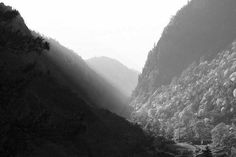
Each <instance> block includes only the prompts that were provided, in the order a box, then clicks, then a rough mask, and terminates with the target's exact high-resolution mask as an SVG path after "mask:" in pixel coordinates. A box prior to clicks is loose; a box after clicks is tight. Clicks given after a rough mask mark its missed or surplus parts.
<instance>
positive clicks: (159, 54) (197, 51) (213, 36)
mask: <svg viewBox="0 0 236 157" xmlns="http://www.w3.org/2000/svg"><path fill="white" fill-rule="evenodd" d="M235 5H236V1H234V0H225V1H221V0H191V1H189V2H188V4H187V5H186V6H184V7H183V8H182V9H180V10H179V11H178V12H177V14H176V15H175V16H174V17H173V18H172V19H171V20H170V22H169V24H168V25H167V26H166V27H165V29H164V31H163V33H162V36H161V38H160V40H159V41H158V43H157V45H156V46H155V47H154V48H153V49H152V50H151V51H150V52H149V54H148V59H147V61H146V63H145V66H144V68H143V71H142V74H141V75H140V81H139V83H138V87H137V88H136V90H135V92H134V96H137V95H139V94H143V95H145V94H146V93H152V92H154V91H155V90H156V89H157V88H158V87H160V86H161V85H167V84H169V83H170V82H171V80H172V79H173V78H174V77H175V76H179V75H180V74H181V72H182V71H183V70H184V69H186V68H187V67H188V65H190V64H192V63H193V62H194V61H196V62H197V61H199V60H200V58H201V57H203V58H205V59H206V60H211V59H212V58H214V57H215V56H216V54H217V53H218V52H220V51H222V50H224V48H225V47H226V46H227V45H229V44H230V43H232V42H233V40H234V39H235V36H236V21H235V18H234V17H235V15H236V12H235V9H234V7H235Z"/></svg>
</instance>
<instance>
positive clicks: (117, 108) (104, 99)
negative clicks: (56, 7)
mask: <svg viewBox="0 0 236 157" xmlns="http://www.w3.org/2000/svg"><path fill="white" fill-rule="evenodd" d="M48 42H49V43H50V44H51V50H50V52H48V53H46V54H45V59H46V60H48V62H49V63H50V65H48V66H50V67H51V68H52V69H54V71H60V72H59V75H60V74H63V78H62V79H63V80H61V81H62V82H64V83H65V84H67V85H68V86H70V88H71V89H73V90H74V91H75V92H78V91H82V92H83V93H79V94H82V95H83V97H86V98H87V99H89V100H90V101H92V104H94V105H96V106H98V107H101V108H105V109H108V110H110V111H111V112H113V113H116V114H118V115H120V116H122V117H125V118H129V116H130V112H131V108H130V107H129V105H128V101H129V99H128V97H127V96H125V95H124V94H123V93H121V92H120V91H119V90H117V89H116V88H115V87H113V86H112V85H111V84H110V83H109V82H107V81H106V80H105V79H104V78H103V77H101V76H100V75H98V74H97V73H95V72H94V71H93V70H92V69H91V68H90V67H89V66H88V65H87V64H86V62H85V61H84V60H82V58H81V57H80V56H78V55H77V54H76V53H75V52H73V51H72V50H69V49H68V48H65V47H64V46H62V45H61V44H60V43H58V42H57V41H55V40H53V39H48ZM56 73H58V72H56ZM57 75H58V74H57ZM60 78H61V77H60Z"/></svg>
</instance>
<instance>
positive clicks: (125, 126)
mask: <svg viewBox="0 0 236 157" xmlns="http://www.w3.org/2000/svg"><path fill="white" fill-rule="evenodd" d="M15 23H18V24H19V25H18V24H17V25H15ZM18 26H21V27H18ZM24 26H25V24H24V21H23V19H22V18H21V16H20V15H19V13H18V12H17V11H15V10H12V9H11V8H10V7H6V6H5V5H4V4H3V3H1V4H0V33H1V36H0V78H1V79H0V156H2V157H16V156H17V157H27V156H34V157H35V156H36V157H41V156H42V157H54V156H60V157H76V156H78V157H95V156H99V157H100V156H101V157H113V156H114V157H131V156H135V157H148V156H166V153H164V152H161V150H164V146H165V144H164V141H163V140H162V141H159V146H161V147H156V148H154V146H153V140H152V138H150V137H148V136H146V135H145V134H144V133H143V131H142V130H141V129H140V128H139V127H138V126H136V125H133V124H131V123H129V122H128V121H126V120H125V119H124V118H121V117H119V116H117V115H115V114H114V113H111V112H110V111H108V110H104V109H102V108H107V109H110V110H111V111H114V112H117V113H120V114H121V115H122V114H123V112H121V110H119V109H121V107H120V106H117V105H118V97H116V96H117V95H116V96H115V94H116V93H115V92H114V91H115V90H114V89H113V88H112V87H110V85H108V84H106V82H105V81H104V80H103V79H101V78H100V77H99V76H98V75H97V74H95V73H93V71H92V70H89V68H88V67H87V65H86V64H85V63H84V62H83V61H82V59H81V58H80V57H78V56H77V55H75V54H74V53H72V52H71V51H69V50H68V49H66V48H64V47H62V46H60V45H59V44H58V43H55V42H54V41H53V40H48V39H46V40H45V39H43V38H42V37H40V36H38V37H37V35H36V34H35V33H31V31H30V30H29V29H28V28H27V27H24ZM32 34H33V35H32ZM48 41H49V42H48ZM54 57H55V58H54ZM63 59H64V60H63ZM76 80H77V81H76ZM90 94H91V95H90ZM108 97H109V98H110V99H108ZM111 99H113V100H114V103H112V102H113V101H111ZM120 101H123V100H122V99H121V100H120ZM108 105H109V106H108ZM159 148H160V149H159ZM167 156H170V155H167Z"/></svg>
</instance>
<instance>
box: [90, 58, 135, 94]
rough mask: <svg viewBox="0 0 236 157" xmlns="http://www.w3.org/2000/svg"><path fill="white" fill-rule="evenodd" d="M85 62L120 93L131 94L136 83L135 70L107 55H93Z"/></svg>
mask: <svg viewBox="0 0 236 157" xmlns="http://www.w3.org/2000/svg"><path fill="white" fill-rule="evenodd" d="M86 62H87V64H88V65H89V66H90V67H91V68H92V69H94V70H95V71H96V72H97V73H98V74H100V75H101V76H103V77H104V78H105V79H106V80H108V81H109V82H110V83H111V84H112V85H113V86H115V87H116V88H117V89H119V90H120V91H121V92H122V93H124V94H125V95H126V96H131V94H132V91H133V90H134V89H135V87H136V85H137V83H138V72H137V71H135V70H132V69H129V68H128V67H126V66H125V65H123V64H122V63H120V62H119V61H117V60H115V59H111V58H108V57H94V58H91V59H88V60H86Z"/></svg>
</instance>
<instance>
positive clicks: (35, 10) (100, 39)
mask: <svg viewBox="0 0 236 157" xmlns="http://www.w3.org/2000/svg"><path fill="white" fill-rule="evenodd" d="M187 1H188V0H66V1H64V0H40V1H36V0H3V2H4V3H5V4H7V5H11V6H12V7H13V8H14V9H17V10H18V11H19V12H20V14H21V15H22V16H23V18H24V20H25V22H26V24H27V26H28V27H29V28H30V29H31V30H34V31H36V32H39V33H40V34H43V35H45V36H48V37H51V38H54V39H56V40H57V41H59V42H60V43H61V44H62V45H64V46H66V47H68V48H70V49H72V50H74V51H75V52H76V53H78V54H79V55H80V56H81V57H82V58H83V59H88V58H91V57H99V56H107V57H110V58H114V59H117V60H118V61H120V62H121V63H123V64H124V65H126V66H128V67H129V68H132V69H135V70H137V71H139V72H141V71H142V68H143V66H144V64H145V61H146V59H147V55H148V52H149V51H150V50H151V49H152V48H153V46H154V43H157V42H158V40H159V38H160V36H161V33H162V31H163V29H164V27H165V26H166V25H167V24H168V22H169V20H170V18H171V17H172V16H173V15H175V13H176V11H178V10H179V9H180V8H181V7H182V6H183V5H185V4H186V3H187Z"/></svg>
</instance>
